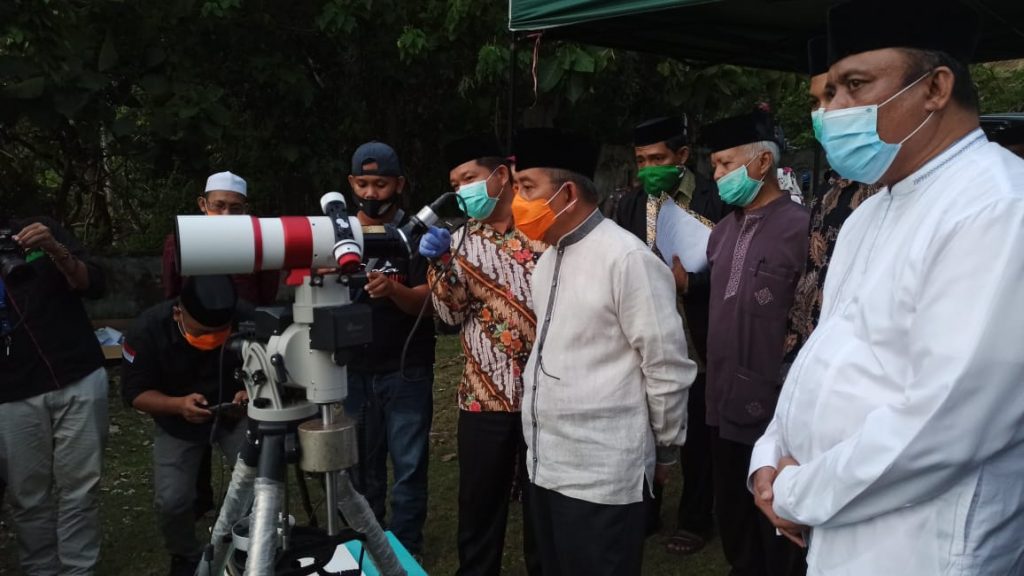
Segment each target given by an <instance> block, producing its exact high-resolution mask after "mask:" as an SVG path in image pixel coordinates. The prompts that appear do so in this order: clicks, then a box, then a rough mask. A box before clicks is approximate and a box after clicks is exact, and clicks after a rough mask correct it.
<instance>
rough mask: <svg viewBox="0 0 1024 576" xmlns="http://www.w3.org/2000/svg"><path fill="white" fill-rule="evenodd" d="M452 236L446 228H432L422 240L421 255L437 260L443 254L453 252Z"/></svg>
mask: <svg viewBox="0 0 1024 576" xmlns="http://www.w3.org/2000/svg"><path fill="white" fill-rule="evenodd" d="M451 245H452V234H451V232H449V231H447V230H445V229H444V228H438V227H437V226H431V227H430V229H429V230H427V233H426V234H424V235H423V237H422V238H420V254H422V255H423V256H426V257H427V258H430V259H431V260H436V259H437V258H440V257H441V255H442V254H444V253H445V252H448V251H449V250H451Z"/></svg>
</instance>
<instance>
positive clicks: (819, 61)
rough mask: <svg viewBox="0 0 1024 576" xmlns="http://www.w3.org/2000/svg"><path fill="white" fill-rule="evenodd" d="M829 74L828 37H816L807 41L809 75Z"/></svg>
mask: <svg viewBox="0 0 1024 576" xmlns="http://www.w3.org/2000/svg"><path fill="white" fill-rule="evenodd" d="M825 72H828V36H815V37H814V38H811V39H810V40H808V41H807V75H808V76H817V75H819V74H824V73H825Z"/></svg>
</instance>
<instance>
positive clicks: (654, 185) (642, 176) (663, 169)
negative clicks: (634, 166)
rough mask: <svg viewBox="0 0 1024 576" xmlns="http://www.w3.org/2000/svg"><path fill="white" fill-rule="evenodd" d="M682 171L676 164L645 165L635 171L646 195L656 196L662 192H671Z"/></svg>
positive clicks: (676, 184)
mask: <svg viewBox="0 0 1024 576" xmlns="http://www.w3.org/2000/svg"><path fill="white" fill-rule="evenodd" d="M681 177H682V172H680V171H679V167H678V166H647V167H645V168H641V169H640V170H639V171H637V173H636V178H637V180H639V181H640V183H641V184H643V185H644V192H647V195H648V196H652V197H655V198H657V197H658V196H661V193H662V192H671V191H672V190H675V188H676V186H678V185H679V179H680V178H681Z"/></svg>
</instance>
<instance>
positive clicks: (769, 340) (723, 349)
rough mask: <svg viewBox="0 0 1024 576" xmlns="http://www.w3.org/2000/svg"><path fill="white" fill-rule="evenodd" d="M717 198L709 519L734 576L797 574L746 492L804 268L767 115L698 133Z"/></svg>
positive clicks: (801, 211) (803, 247)
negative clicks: (722, 209) (720, 208)
mask: <svg viewBox="0 0 1024 576" xmlns="http://www.w3.org/2000/svg"><path fill="white" fill-rule="evenodd" d="M703 137H704V140H705V142H706V143H707V145H708V148H710V149H711V153H712V154H711V164H712V166H713V167H714V169H715V178H716V180H717V183H718V193H719V194H720V195H721V197H722V199H723V200H724V201H725V202H728V203H729V204H732V205H734V206H736V207H738V208H739V209H738V210H737V211H736V212H734V213H732V214H731V215H729V216H727V217H726V218H725V219H724V220H722V221H721V222H720V223H719V224H718V225H717V226H715V229H714V230H713V231H712V232H711V238H710V240H709V241H708V251H707V256H708V261H709V262H710V264H711V301H710V302H711V308H710V310H711V316H710V320H711V322H710V330H709V332H708V384H707V421H708V425H709V426H711V427H712V432H711V436H712V440H711V451H712V456H713V458H712V460H713V462H714V487H715V510H716V515H717V517H718V525H719V533H720V535H721V537H722V549H723V551H724V552H725V557H726V559H727V560H728V561H729V564H730V566H732V572H731V573H732V574H765V575H768V576H776V575H779V576H790V575H794V574H801V573H803V570H804V562H803V557H802V554H801V553H800V551H799V549H798V548H797V547H796V546H795V545H794V544H791V543H790V542H788V541H787V540H785V539H784V538H782V537H780V536H776V532H775V527H774V526H773V525H772V524H771V523H770V522H769V521H768V520H767V518H765V517H764V516H763V515H762V514H760V513H759V512H758V509H757V507H756V506H755V505H754V502H753V500H752V499H751V497H750V494H749V493H748V492H747V487H746V484H747V469H748V467H749V464H750V456H751V451H752V450H753V445H754V442H755V441H757V439H758V437H760V436H761V433H762V432H764V429H765V427H766V426H767V425H768V422H769V420H771V418H772V414H773V413H774V411H775V404H776V402H777V401H778V397H779V390H780V388H781V387H782V379H781V375H780V368H781V365H782V357H783V344H784V342H785V337H786V326H787V315H788V313H789V309H790V306H791V305H792V303H793V294H794V290H795V288H796V282H797V278H799V276H800V274H801V272H802V271H803V268H804V263H805V261H806V259H807V242H808V239H807V226H808V223H809V222H808V220H809V216H808V213H807V209H806V208H804V207H803V206H801V205H799V204H797V203H795V202H792V201H791V200H790V199H789V195H788V194H786V193H784V192H782V190H780V189H779V185H778V182H777V181H776V167H777V165H778V160H779V154H780V150H779V144H778V139H777V136H776V130H775V124H774V122H773V121H772V118H771V116H770V115H769V114H768V113H767V112H763V111H761V110H755V111H754V112H751V113H749V114H744V115H742V116H736V117H733V118H727V119H725V120H721V121H719V122H716V123H713V124H710V125H708V126H706V127H705V128H704V134H703Z"/></svg>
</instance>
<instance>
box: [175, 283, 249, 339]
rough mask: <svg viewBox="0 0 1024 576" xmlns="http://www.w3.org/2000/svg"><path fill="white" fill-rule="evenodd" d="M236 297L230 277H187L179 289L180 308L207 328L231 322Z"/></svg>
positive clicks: (236, 300)
mask: <svg viewBox="0 0 1024 576" xmlns="http://www.w3.org/2000/svg"><path fill="white" fill-rule="evenodd" d="M236 304H238V295H237V294H236V293H235V284H234V283H233V282H232V281H231V277H230V276H223V275H218V276H189V277H188V278H186V279H185V285H184V286H182V288H181V307H182V308H184V309H185V310H186V311H187V312H188V315H189V316H191V317H192V319H193V320H195V321H196V322H198V323H200V324H202V325H203V326H206V327H208V328H217V327H219V326H224V325H225V324H227V323H229V322H231V319H232V318H234V316H235V305H236Z"/></svg>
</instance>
